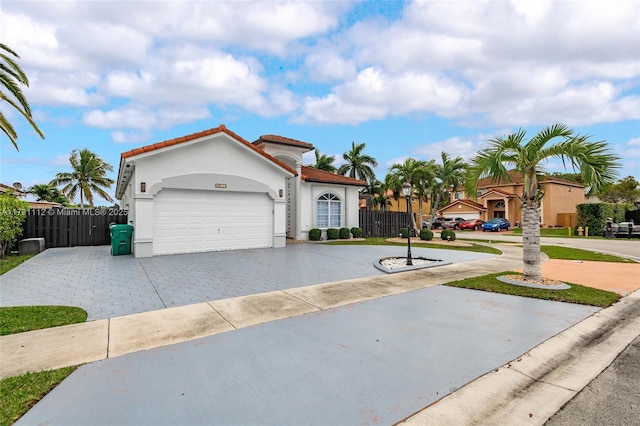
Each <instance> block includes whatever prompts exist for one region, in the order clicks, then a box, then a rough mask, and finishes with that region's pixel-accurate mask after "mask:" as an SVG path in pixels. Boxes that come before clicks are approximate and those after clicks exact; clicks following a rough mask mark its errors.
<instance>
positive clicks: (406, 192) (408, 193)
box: [402, 182, 413, 266]
mask: <svg viewBox="0 0 640 426" xmlns="http://www.w3.org/2000/svg"><path fill="white" fill-rule="evenodd" d="M402 193H403V194H404V197H405V198H406V199H407V217H408V219H409V225H408V226H407V266H413V261H412V259H411V230H412V229H413V225H412V223H413V221H412V220H411V201H409V199H410V198H411V184H410V183H409V182H405V183H404V184H403V185H402Z"/></svg>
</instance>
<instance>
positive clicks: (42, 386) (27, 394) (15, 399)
mask: <svg viewBox="0 0 640 426" xmlns="http://www.w3.org/2000/svg"><path fill="white" fill-rule="evenodd" d="M76 368H77V367H65V368H60V369H58V370H49V371H39V372H37V373H26V374H23V375H21V376H15V377H8V378H6V379H3V380H0V395H1V396H2V398H0V426H9V425H12V424H14V423H15V422H16V421H17V420H18V419H19V418H20V417H22V416H23V415H24V413H26V412H27V411H29V409H30V408H31V407H33V406H34V405H35V404H36V402H38V401H40V399H42V397H44V396H45V395H46V394H47V393H49V392H50V391H51V390H52V389H53V388H55V387H56V386H58V384H60V382H62V381H63V380H64V379H65V378H66V377H67V376H68V375H69V374H71V373H73V371H74V370H75V369H76Z"/></svg>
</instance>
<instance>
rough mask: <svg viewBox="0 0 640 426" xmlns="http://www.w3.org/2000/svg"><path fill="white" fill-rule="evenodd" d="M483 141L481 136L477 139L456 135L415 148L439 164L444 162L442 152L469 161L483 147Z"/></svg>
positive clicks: (420, 153)
mask: <svg viewBox="0 0 640 426" xmlns="http://www.w3.org/2000/svg"><path fill="white" fill-rule="evenodd" d="M483 143H484V140H481V139H480V137H476V138H475V139H469V138H460V137H454V138H449V139H446V140H443V141H439V142H432V143H429V144H425V145H421V146H419V147H417V148H416V149H415V152H416V153H417V154H419V155H423V156H424V157H426V158H427V160H435V161H436V163H437V164H441V163H442V155H441V154H442V152H446V153H447V154H449V155H450V156H451V157H452V158H455V157H462V158H463V159H464V160H465V161H469V159H470V158H471V157H472V156H473V155H474V154H475V153H476V152H478V151H479V150H480V148H482V145H483Z"/></svg>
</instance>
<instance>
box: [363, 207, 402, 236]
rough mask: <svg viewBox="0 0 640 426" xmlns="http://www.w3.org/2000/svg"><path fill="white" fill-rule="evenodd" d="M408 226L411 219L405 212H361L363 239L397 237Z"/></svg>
mask: <svg viewBox="0 0 640 426" xmlns="http://www.w3.org/2000/svg"><path fill="white" fill-rule="evenodd" d="M408 225H409V218H408V216H407V214H406V213H404V212H381V211H375V210H360V228H362V236H363V237H397V236H398V235H399V234H400V228H406V227H407V226H408Z"/></svg>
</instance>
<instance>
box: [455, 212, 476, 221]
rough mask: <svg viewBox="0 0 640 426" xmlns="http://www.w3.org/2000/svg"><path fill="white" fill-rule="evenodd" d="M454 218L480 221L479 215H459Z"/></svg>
mask: <svg viewBox="0 0 640 426" xmlns="http://www.w3.org/2000/svg"><path fill="white" fill-rule="evenodd" d="M455 217H461V218H463V219H466V220H470V219H480V213H460V214H458V215H455Z"/></svg>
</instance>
